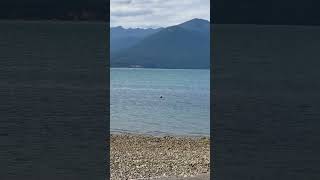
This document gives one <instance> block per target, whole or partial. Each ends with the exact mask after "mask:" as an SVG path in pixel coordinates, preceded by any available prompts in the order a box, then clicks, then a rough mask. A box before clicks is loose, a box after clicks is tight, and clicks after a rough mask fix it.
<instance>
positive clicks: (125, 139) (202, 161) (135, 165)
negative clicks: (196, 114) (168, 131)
mask: <svg viewBox="0 0 320 180" xmlns="http://www.w3.org/2000/svg"><path fill="white" fill-rule="evenodd" d="M110 148H111V154H110V155H111V157H110V162H111V179H113V180H116V179H154V178H162V179H163V178H165V177H170V179H177V178H179V179H180V178H181V177H192V176H196V177H201V179H206V178H207V179H209V175H208V173H209V171H210V139H209V138H208V137H169V136H166V137H154V136H146V135H131V134H130V135H129V134H121V135H115V134H113V135H111V147H110ZM203 177H205V178H203Z"/></svg>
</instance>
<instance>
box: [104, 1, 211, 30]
mask: <svg viewBox="0 0 320 180" xmlns="http://www.w3.org/2000/svg"><path fill="white" fill-rule="evenodd" d="M193 18H201V19H206V20H209V19H210V0H111V1H110V19H111V27H114V26H123V27H126V28H128V27H132V28H136V27H140V28H148V27H167V26H171V25H176V24H179V23H182V22H185V21H188V20H190V19H193Z"/></svg>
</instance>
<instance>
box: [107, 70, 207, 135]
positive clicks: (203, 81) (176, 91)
mask: <svg viewBox="0 0 320 180" xmlns="http://www.w3.org/2000/svg"><path fill="white" fill-rule="evenodd" d="M110 78H111V92H110V93H111V102H110V103H111V107H110V108H111V122H110V124H111V132H113V133H115V132H129V133H143V134H152V135H190V136H193V135H206V136H209V133H210V129H209V125H210V111H209V103H210V99H209V93H210V89H209V87H210V82H209V81H210V71H209V70H190V69H188V70H187V69H141V68H140V69H139V68H137V69H135V68H131V69H129V68H112V69H111V77H110ZM161 96H162V97H163V98H160V97H161Z"/></svg>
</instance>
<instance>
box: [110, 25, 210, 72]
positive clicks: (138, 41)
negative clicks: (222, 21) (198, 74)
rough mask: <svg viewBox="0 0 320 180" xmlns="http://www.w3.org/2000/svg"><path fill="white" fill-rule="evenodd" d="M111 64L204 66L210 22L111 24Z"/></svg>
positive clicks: (166, 66) (199, 67)
mask: <svg viewBox="0 0 320 180" xmlns="http://www.w3.org/2000/svg"><path fill="white" fill-rule="evenodd" d="M110 50H111V67H145V68H171V69H180V68H181V69H207V68H209V65H210V23H209V21H207V20H203V19H192V20H190V21H187V22H184V23H182V24H178V25H174V26H170V27H166V28H156V29H151V28H149V29H139V28H137V29H132V28H131V29H125V28H123V27H120V26H119V27H114V28H111V33H110Z"/></svg>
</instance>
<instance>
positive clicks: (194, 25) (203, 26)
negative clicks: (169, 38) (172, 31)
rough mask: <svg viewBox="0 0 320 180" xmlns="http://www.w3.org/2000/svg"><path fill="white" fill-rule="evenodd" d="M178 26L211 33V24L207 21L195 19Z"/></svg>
mask: <svg viewBox="0 0 320 180" xmlns="http://www.w3.org/2000/svg"><path fill="white" fill-rule="evenodd" d="M178 26H180V27H182V28H184V29H187V30H191V31H198V32H207V33H209V31H210V22H209V21H208V20H205V19H199V18H194V19H191V20H189V21H186V22H184V23H181V24H179V25H178Z"/></svg>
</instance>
